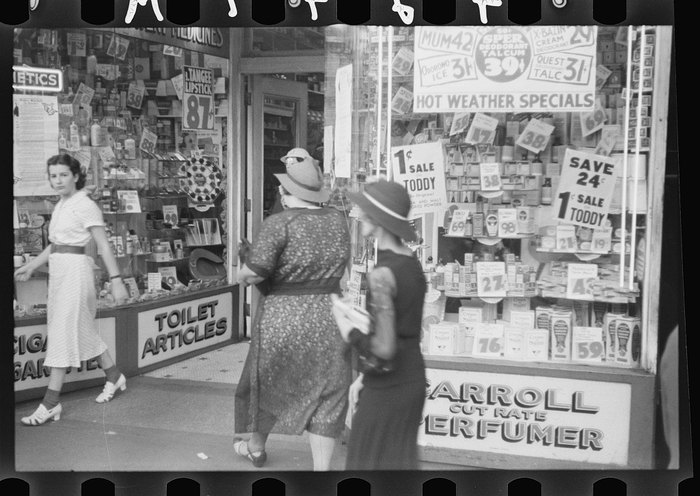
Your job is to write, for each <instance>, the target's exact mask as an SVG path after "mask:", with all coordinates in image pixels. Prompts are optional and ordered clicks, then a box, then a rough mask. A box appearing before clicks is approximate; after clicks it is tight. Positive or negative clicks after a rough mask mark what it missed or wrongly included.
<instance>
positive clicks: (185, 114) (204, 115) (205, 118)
mask: <svg viewBox="0 0 700 496" xmlns="http://www.w3.org/2000/svg"><path fill="white" fill-rule="evenodd" d="M182 74H183V78H184V79H183V89H182V128H183V129H214V72H213V71H212V70H210V69H204V68H202V67H192V66H188V65H186V66H183V69H182Z"/></svg>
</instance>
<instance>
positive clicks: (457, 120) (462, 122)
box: [450, 112, 472, 136]
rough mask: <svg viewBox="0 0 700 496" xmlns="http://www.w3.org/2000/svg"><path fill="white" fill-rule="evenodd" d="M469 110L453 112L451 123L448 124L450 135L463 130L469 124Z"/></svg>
mask: <svg viewBox="0 0 700 496" xmlns="http://www.w3.org/2000/svg"><path fill="white" fill-rule="evenodd" d="M471 116H472V114H471V112H461V113H455V114H454V115H453V116H452V125H451V126H450V136H454V135H455V134H459V133H462V132H464V130H465V129H467V126H468V125H469V119H470V118H471Z"/></svg>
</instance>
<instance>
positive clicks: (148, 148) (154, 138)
mask: <svg viewBox="0 0 700 496" xmlns="http://www.w3.org/2000/svg"><path fill="white" fill-rule="evenodd" d="M157 142H158V135H157V134H156V133H154V132H153V131H151V130H150V129H144V130H143V132H142V133H141V143H140V144H139V148H140V149H141V150H143V151H144V152H146V153H149V154H151V155H153V154H154V153H155V152H156V143H157Z"/></svg>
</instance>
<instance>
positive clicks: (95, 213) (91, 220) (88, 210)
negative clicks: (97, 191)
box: [73, 196, 105, 229]
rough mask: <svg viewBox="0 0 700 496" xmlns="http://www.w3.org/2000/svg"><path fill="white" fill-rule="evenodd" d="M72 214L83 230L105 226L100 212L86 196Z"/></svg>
mask: <svg viewBox="0 0 700 496" xmlns="http://www.w3.org/2000/svg"><path fill="white" fill-rule="evenodd" d="M73 214H74V215H75V217H76V218H77V219H78V220H79V221H80V224H81V225H82V226H83V227H84V228H85V229H89V228H91V227H95V226H104V225H105V221H104V218H103V217H102V210H100V207H98V206H97V203H95V202H94V201H93V200H91V199H90V198H88V197H87V196H86V197H85V198H84V199H83V200H82V201H80V202H79V203H78V204H77V205H76V206H75V208H74V209H73Z"/></svg>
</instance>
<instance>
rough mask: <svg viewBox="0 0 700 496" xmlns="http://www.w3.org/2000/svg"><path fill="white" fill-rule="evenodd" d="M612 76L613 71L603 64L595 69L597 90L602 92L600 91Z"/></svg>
mask: <svg viewBox="0 0 700 496" xmlns="http://www.w3.org/2000/svg"><path fill="white" fill-rule="evenodd" d="M610 74H612V71H611V70H610V69H608V68H607V67H605V66H604V65H602V64H598V67H596V69H595V89H596V91H600V89H601V88H602V87H603V86H604V85H605V82H606V81H607V80H608V78H609V77H610Z"/></svg>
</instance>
